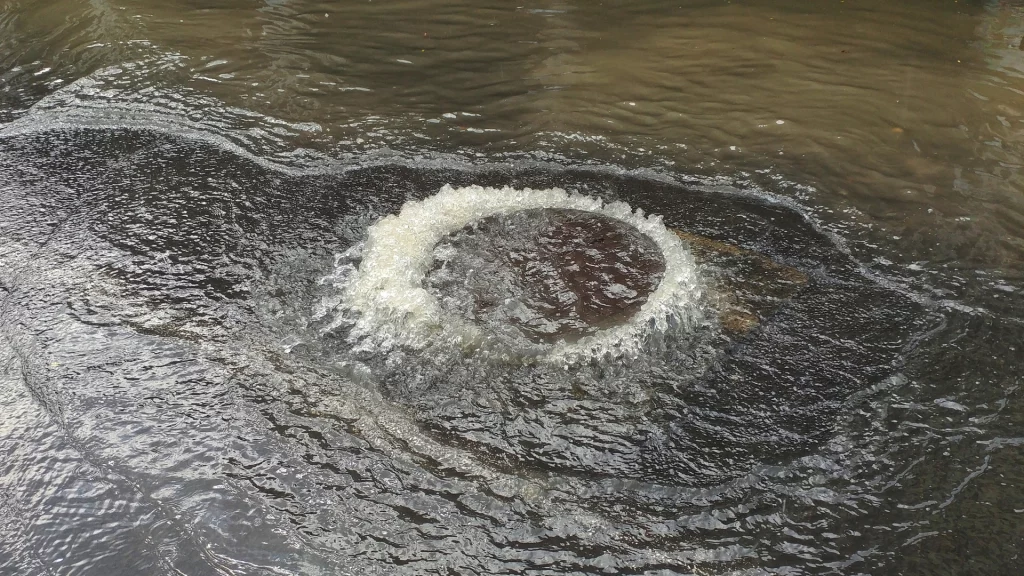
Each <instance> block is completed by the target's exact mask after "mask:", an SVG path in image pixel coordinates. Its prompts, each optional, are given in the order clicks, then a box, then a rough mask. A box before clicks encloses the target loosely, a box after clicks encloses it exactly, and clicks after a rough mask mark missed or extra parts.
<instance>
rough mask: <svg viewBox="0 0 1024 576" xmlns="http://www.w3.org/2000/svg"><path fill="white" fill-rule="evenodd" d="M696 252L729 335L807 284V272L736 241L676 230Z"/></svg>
mask: <svg viewBox="0 0 1024 576" xmlns="http://www.w3.org/2000/svg"><path fill="white" fill-rule="evenodd" d="M673 231H674V232H675V233H676V235H678V236H679V237H680V238H681V239H682V240H683V241H684V242H686V243H687V245H688V246H689V247H690V251H691V252H693V257H694V259H696V260H697V262H698V264H700V266H701V268H702V270H703V272H704V275H705V277H706V279H707V281H708V283H709V284H710V285H711V286H710V288H711V290H710V294H711V303H712V305H713V306H714V307H715V308H716V309H717V310H718V314H719V322H720V323H721V326H722V329H723V330H724V331H725V332H726V334H728V335H730V336H733V337H738V336H742V335H744V334H746V333H748V332H750V331H751V330H753V329H754V328H756V327H757V326H758V325H760V324H761V322H763V321H764V320H765V319H766V318H768V317H769V316H771V315H772V314H774V313H775V311H776V310H778V309H779V307H780V306H782V305H783V304H784V303H785V302H786V301H787V300H789V299H790V298H792V297H793V296H795V295H796V293H797V292H799V291H800V289H801V288H802V287H803V286H804V285H806V284H807V275H806V274H804V273H803V272H800V271H799V270H797V269H795V268H791V267H789V266H785V265H782V264H779V263H778V262H775V261H774V260H772V259H771V258H769V257H767V256H765V255H764V254H760V253H758V252H754V251H752V250H745V249H743V248H740V247H739V246H735V245H733V244H727V243H725V242H719V241H717V240H712V239H710V238H706V237H704V236H698V235H696V234H691V233H689V232H683V231H681V230H673Z"/></svg>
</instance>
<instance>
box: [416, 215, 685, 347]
mask: <svg viewBox="0 0 1024 576" xmlns="http://www.w3.org/2000/svg"><path fill="white" fill-rule="evenodd" d="M664 274H665V258H664V256H663V254H662V252H661V249H660V248H659V247H658V245H657V244H655V242H654V241H653V240H652V239H651V238H650V237H648V236H647V235H645V234H643V233H642V232H640V231H639V230H637V229H636V228H635V227H634V226H632V225H630V224H628V223H626V222H624V221H622V220H619V219H617V218H612V217H610V216H605V215H603V214H597V213H593V212H586V211H583V210H572V209H565V208H535V209H528V210H520V211H517V212H511V213H507V214H498V215H494V216H488V217H486V218H482V219H480V220H477V221H476V222H473V223H471V224H468V225H467V226H465V227H464V228H462V229H460V230H457V231H455V232H453V233H451V234H449V235H448V236H447V237H445V238H444V239H442V240H441V241H440V242H438V243H437V245H436V246H435V247H434V261H433V264H432V266H431V268H430V270H429V271H428V272H427V274H426V276H425V277H424V281H423V284H424V287H425V288H426V289H427V291H429V292H430V293H431V294H433V295H434V296H435V297H436V298H437V299H438V301H439V302H440V303H441V307H442V309H443V310H445V312H447V313H451V314H459V315H461V316H463V317H465V318H468V319H470V320H472V321H473V322H476V323H478V324H481V325H485V326H487V327H488V329H490V330H492V331H494V332H497V333H504V334H509V333H511V332H513V331H514V332H518V333H519V334H522V335H523V336H525V337H526V338H528V339H529V340H531V341H533V342H554V341H557V340H567V341H573V340H576V339H579V338H580V337H583V336H586V335H589V334H593V333H594V332H596V331H598V330H600V329H602V328H607V327H610V326H615V325H618V324H622V323H624V322H626V321H628V320H629V319H630V318H631V317H632V316H633V315H634V314H636V313H637V312H639V310H640V308H641V306H643V304H644V302H646V301H647V298H648V297H649V296H650V295H651V293H653V292H654V290H655V289H656V288H657V287H658V284H659V283H660V282H661V279H662V277H663V276H664Z"/></svg>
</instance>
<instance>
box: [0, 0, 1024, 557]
mask: <svg viewBox="0 0 1024 576" xmlns="http://www.w3.org/2000/svg"><path fill="white" fill-rule="evenodd" d="M1022 16H1024V6H1022V5H1021V4H1020V3H1019V2H1014V1H988V2H983V1H974V2H965V1H961V2H952V1H950V2H938V3H937V2H933V1H924V0H919V1H918V0H915V1H910V2H903V3H898V4H893V3H888V2H881V1H875V0H864V1H849V0H848V1H846V2H839V1H830V2H814V3H806V2H796V1H782V2H779V1H776V2H762V1H756V0H750V1H743V2H740V1H734V2H717V1H715V2H713V1H687V2H674V3H669V2H658V1H650V2H641V3H638V2H604V3H603V4H601V5H600V6H595V5H593V4H592V3H580V2H571V1H568V0H538V1H533V2H525V3H522V4H521V5H519V4H511V5H510V4H507V3H499V2H484V3H480V2H474V3H469V2H457V3H451V2H448V3H440V2H422V1H420V2H408V1H407V2H377V1H374V2H359V3H325V2H317V1H313V0H265V1H262V2H250V1H242V0H221V1H218V2H195V1H192V0H174V1H171V2H154V1H151V0H88V1H84V0H57V1H54V2H30V1H12V2H7V3H5V4H3V5H2V6H0V122H2V124H0V207H2V209H0V405H2V406H0V414H2V416H0V573H3V574H65V573H68V574H71V573H75V574H174V573H184V574H227V573H233V574H286V573H287V574H338V573H352V574H366V573H380V572H383V573H393V572H396V573H409V574H421V573H458V574H473V573H476V574H499V573H600V572H606V573H636V574H673V573H693V572H700V573H748V574H758V573H791V574H792V573H875V574H883V573H884V574H889V573H891V574H910V573H917V574H935V573H978V574H1012V573H1014V571H1015V567H1016V566H1017V565H1018V564H1019V560H1020V556H1019V555H1020V554H1022V553H1024V533H1022V532H1021V528H1020V527H1021V526H1022V525H1024V517H1022V514H1024V496H1022V494H1024V492H1022V490H1021V485H1022V483H1024V472H1022V471H1024V452H1022V450H1024V439H1022V438H1021V432H1020V430H1021V429H1022V426H1024V410H1022V408H1021V406H1020V400H1019V398H1020V385H1021V381H1020V378H1021V376H1020V374H1022V373H1024V355H1022V353H1021V350H1020V347H1021V344H1020V343H1021V342H1024V307H1022V304H1021V302H1022V301H1021V293H1022V290H1024V233H1022V230H1024V181H1022V176H1021V166H1022V163H1024V138H1022V136H1021V134H1022V133H1024V131H1022V127H1024V50H1022V49H1021V42H1022V37H1024V24H1022V22H1024V19H1022ZM449 183H450V184H453V185H471V184H479V185H485V186H498V187H500V186H506V185H507V186H512V187H516V188H522V187H527V186H530V187H535V188H552V187H564V188H567V189H570V190H574V191H579V192H583V193H586V194H589V195H592V196H595V197H599V198H602V199H604V200H607V201H615V200H625V201H627V202H629V203H630V204H631V205H633V206H635V207H639V208H642V209H643V210H644V211H645V213H654V214H661V215H663V216H664V217H665V221H666V224H667V225H669V226H672V227H677V228H681V229H683V230H685V231H687V232H690V233H693V234H698V235H700V236H703V237H707V238H710V239H712V240H716V241H722V242H725V243H727V244H730V245H735V246H739V247H741V248H743V249H747V250H753V251H754V252H756V253H759V254H762V255H764V257H766V258H770V259H771V260H773V261H775V262H777V263H779V264H782V265H784V266H788V267H792V268H795V269H797V270H798V271H799V272H800V273H802V274H804V275H806V277H807V284H806V286H805V287H803V288H802V289H801V290H800V291H799V292H797V293H796V294H795V295H793V296H792V297H790V298H789V299H788V301H787V302H786V303H784V304H783V305H781V306H780V307H778V310H777V312H775V313H774V314H773V315H771V316H769V317H765V318H764V319H763V321H762V323H761V324H760V325H759V326H758V327H757V328H756V329H755V330H753V331H751V332H749V333H746V334H743V335H739V336H729V335H725V334H721V333H717V332H713V331H712V332H709V333H707V334H705V333H703V332H699V331H698V332H696V333H695V334H694V340H685V342H684V340H682V339H680V340H673V342H677V343H680V344H682V343H685V345H679V346H677V348H676V349H672V348H671V346H668V347H667V348H666V349H665V351H664V353H663V354H661V355H658V356H654V357H650V358H647V359H646V360H645V362H642V363H639V364H630V365H618V364H614V363H601V362H597V363H594V364H593V365H584V366H579V367H577V368H576V369H573V370H558V369H556V368H553V367H552V366H535V365H521V366H516V367H509V366H498V367H496V366H494V365H481V364H474V363H472V362H461V361H457V356H451V355H449V356H442V357H432V356H430V355H428V354H424V353H422V351H417V350H414V349H409V348H408V347H403V346H401V345H399V344H398V343H394V342H392V343H388V342H385V341H383V340H382V339H378V340H376V341H374V345H373V346H360V345H359V342H358V341H357V342H356V343H355V344H354V343H353V340H352V338H351V335H350V334H348V333H346V331H345V328H344V326H333V327H332V326H331V324H330V319H331V318H332V316H331V313H332V311H333V310H335V307H336V306H337V305H338V302H339V298H340V296H339V294H338V293H337V291H336V289H335V287H333V286H332V285H331V281H330V277H331V276H332V275H333V274H335V273H336V269H335V263H336V258H338V257H339V255H342V254H345V253H346V252H347V251H349V250H350V249H351V248H352V247H353V246H357V245H358V244H359V243H361V242H362V241H363V240H364V238H365V235H366V233H367V230H368V229H370V227H371V226H372V225H373V224H374V222H376V221H377V220H378V219H379V218H381V217H383V216H385V215H387V214H393V213H397V212H398V211H399V210H400V208H401V207H402V206H403V205H404V204H405V203H406V202H407V201H409V200H418V199H423V198H426V197H428V196H430V195H432V194H434V193H436V192H437V191H438V190H439V189H440V188H441V187H442V186H443V185H444V184H449ZM747 272H748V273H749V271H747ZM736 273H737V274H738V275H742V274H744V271H743V270H742V269H737V272H736ZM325 278H326V279H327V280H325ZM736 285H737V286H750V285H756V283H755V284H743V283H742V282H740V283H736ZM453 358H455V359H456V360H453Z"/></svg>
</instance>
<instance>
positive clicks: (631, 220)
mask: <svg viewBox="0 0 1024 576" xmlns="http://www.w3.org/2000/svg"><path fill="white" fill-rule="evenodd" d="M481 227H482V228H483V229H488V230H493V229H495V228H498V233H496V234H495V233H492V234H489V235H483V236H482V239H481V238H480V237H481V235H480V234H479V232H480V230H481ZM474 236H476V237H478V238H477V239H480V240H481V242H478V244H477V245H476V246H474V245H473V243H474V241H475V239H474V238H473V237H474ZM474 251H475V253H474ZM499 260H503V263H502V262H498V261H499ZM510 270H512V271H513V272H514V273H513V276H517V278H512V277H507V278H504V280H505V281H504V282H503V278H502V274H505V275H506V276H508V273H509V271H510ZM588 270H589V272H588ZM545 275H546V276H547V277H548V280H544V278H543V277H544V276H545ZM463 276H464V278H463ZM473 278H476V279H478V280H476V281H474V280H473ZM481 278H483V282H482V283H481V281H480V280H479V279H481ZM552 278H554V280H552ZM329 280H330V281H331V282H333V283H334V284H335V285H336V286H337V287H338V288H340V289H341V306H340V308H341V310H342V314H341V315H340V316H339V317H338V318H337V319H336V320H335V322H334V323H332V324H331V326H330V328H331V329H336V328H338V327H340V326H342V325H346V326H347V327H348V329H349V335H350V337H351V338H353V339H354V340H356V341H359V342H361V343H363V344H364V345H365V346H368V347H371V348H372V349H377V350H381V349H387V348H391V347H394V346H396V345H398V346H402V347H406V348H411V349H423V348H428V347H429V348H431V349H433V350H437V349H438V348H442V347H443V348H447V349H450V350H460V351H463V352H474V353H479V352H485V353H486V355H490V356H495V355H497V356H498V357H501V358H503V359H506V360H514V359H519V360H524V359H534V360H557V359H561V360H584V359H589V358H595V357H603V356H614V357H630V356H636V355H638V354H640V353H642V352H644V351H645V350H648V349H650V348H651V347H652V346H654V345H655V344H656V343H657V342H659V341H663V340H664V339H665V338H670V337H671V334H673V333H676V332H684V333H685V332H690V331H692V330H693V329H694V328H695V327H696V326H698V325H700V324H702V323H703V322H704V320H705V314H706V309H705V308H706V307H705V306H704V304H703V300H704V298H703V295H704V287H703V284H702V282H701V279H700V276H699V273H698V268H697V265H696V264H695V262H694V259H693V257H692V255H691V254H690V252H689V250H688V249H687V247H686V246H685V245H684V244H683V242H682V241H681V240H680V239H679V238H678V236H677V235H676V234H674V233H673V232H672V231H670V230H668V229H667V228H666V227H665V226H664V224H663V223H662V220H661V218H660V217H657V216H645V215H644V213H643V212H642V211H640V210H636V211H634V210H632V209H631V208H630V207H629V206H628V205H627V204H625V203H623V202H611V203H606V202H604V201H602V200H600V199H598V198H594V197H590V196H584V195H579V194H571V193H567V192H566V191H564V190H562V189H558V188H552V189H546V190H532V189H522V190H517V189H513V188H508V187H506V188H502V189H496V188H482V187H479V186H468V187H464V188H453V187H451V186H445V187H443V188H442V189H441V190H440V192H439V193H438V194H436V195H434V196H431V197H429V198H426V199H424V200H420V201H410V202H407V203H406V204H405V205H404V206H403V207H402V209H401V211H400V212H399V214H397V215H390V216H387V217H385V218H383V219H382V220H380V221H378V222H377V223H376V224H374V225H373V226H371V227H370V228H369V230H368V231H367V236H366V241H365V242H364V243H363V244H361V245H359V246H356V247H354V248H353V249H351V250H350V251H349V252H348V253H346V254H345V255H344V256H342V257H341V258H340V259H339V264H338V266H337V268H336V270H335V273H334V274H333V275H332V276H331V277H330V279H329ZM474 282H476V285H474ZM488 283H490V284H491V285H503V286H504V288H501V289H498V290H495V289H487V288H484V289H481V286H482V285H484V284H488ZM514 284H518V287H516V286H513V285H514ZM573 287H575V290H574V289H572V288H573ZM539 293H541V295H540V297H538V294H539ZM530 294H532V295H533V296H532V297H530ZM482 295H483V296H482ZM482 297H483V299H484V300H486V299H488V298H489V299H490V300H491V302H490V304H491V306H490V307H489V308H490V309H492V310H498V311H500V313H497V314H493V313H492V314H487V313H483V311H482V309H481V308H482V306H481V298H482ZM581 298H582V299H584V300H586V301H584V302H580V299H581ZM559 300H561V301H562V302H561V304H560V303H559ZM467 302H468V304H467ZM538 302H539V303H540V304H538ZM566 302H568V305H566ZM524 307H525V308H524ZM524 309H525V314H526V317H524V316H523V315H522V314H519V315H518V316H517V312H516V310H519V312H523V310H524ZM524 318H528V319H524ZM538 319H540V320H541V321H538Z"/></svg>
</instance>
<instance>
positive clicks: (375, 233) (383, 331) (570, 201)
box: [332, 186, 703, 359]
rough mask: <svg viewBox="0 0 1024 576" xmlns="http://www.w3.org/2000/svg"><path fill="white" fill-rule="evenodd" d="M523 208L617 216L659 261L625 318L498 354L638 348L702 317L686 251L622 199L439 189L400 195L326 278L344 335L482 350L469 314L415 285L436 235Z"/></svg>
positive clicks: (485, 341)
mask: <svg viewBox="0 0 1024 576" xmlns="http://www.w3.org/2000/svg"><path fill="white" fill-rule="evenodd" d="M531 208H566V209H575V210H585V211H589V212H595V213H598V214H603V215H605V216H609V217H612V218H618V219H620V220H623V221H625V222H627V223H629V224H631V225H632V226H634V227H635V228H637V229H638V230H639V231H640V232H642V233H644V234H646V235H647V236H649V237H650V238H651V239H652V240H654V242H655V243H656V244H657V245H658V247H659V248H660V249H661V251H662V254H663V255H664V258H665V265H666V268H665V274H664V277H663V279H662V281H661V283H660V284H659V285H658V288H657V289H656V290H655V291H654V293H652V294H651V296H650V297H649V298H648V300H647V302H646V303H644V305H643V306H642V308H641V309H640V311H639V312H638V313H637V314H636V315H634V317H633V318H632V319H631V320H630V321H629V322H627V323H624V324H622V325H619V326H615V327H612V328H607V329H604V330H601V331H599V332H597V333H596V334H593V335H591V336H587V337H585V338H583V339H580V340H578V341H576V342H573V343H565V342H559V343H556V344H552V345H546V346H543V347H542V349H541V350H536V349H534V350H526V349H524V350H520V351H505V352H504V355H505V356H509V354H511V355H512V356H515V354H516V352H520V353H523V355H528V356H530V357H540V358H548V359H551V358H561V359H573V358H576V359H579V358H585V357H592V356H594V355H604V354H616V355H617V354H622V353H626V354H629V353H636V352H639V351H640V350H641V349H642V347H643V346H644V345H645V343H646V342H647V341H648V340H649V339H650V338H651V337H652V336H655V335H657V334H664V333H665V332H667V331H669V330H672V329H679V328H682V329H690V328H692V327H693V326H694V325H696V324H697V323H699V322H700V321H701V320H702V317H703V307H702V306H701V299H702V294H703V285H702V283H701V281H700V278H699V275H698V272H697V266H696V264H695V262H694V260H693V257H692V255H691V254H690V252H689V250H688V249H687V248H686V246H685V245H684V244H683V242H682V241H680V239H679V238H678V237H677V236H676V235H675V234H674V233H673V232H672V231H670V230H668V229H667V228H665V226H664V224H663V223H662V221H661V217H659V216H645V215H644V214H643V212H642V211H639V210H638V211H636V212H634V211H633V210H632V209H631V208H630V207H629V206H628V205H627V204H625V203H623V202H613V203H604V202H603V201H601V200H600V199H597V198H593V197H590V196H583V195H579V194H569V193H567V192H565V191H564V190H562V189H559V188H552V189H547V190H531V189H523V190H517V189H513V188H508V187H505V188H501V189H496V188H483V187H480V186H469V187H465V188H452V187H451V186H444V187H443V188H441V190H440V192H438V193H437V194H436V195H434V196H431V197H429V198H426V199H424V200H421V201H411V202H407V203H406V204H405V205H404V206H403V207H402V210H401V212H399V214H397V215H390V216H387V217H385V218H383V219H382V220H380V221H379V222H377V223H376V224H374V225H373V226H371V227H370V228H369V230H368V231H367V238H366V241H365V243H364V245H362V246H359V247H357V248H356V249H355V251H356V252H361V259H362V261H361V262H360V264H359V267H358V269H357V270H355V269H353V268H351V266H349V267H348V268H347V269H346V267H345V266H341V267H339V269H338V270H336V273H335V275H334V277H333V278H332V280H333V281H334V282H335V284H336V285H337V286H339V287H340V288H342V289H343V292H344V294H343V298H342V306H343V308H344V309H345V311H346V312H347V313H354V314H347V316H348V317H349V319H350V321H352V322H353V323H354V325H353V330H352V333H351V334H352V335H353V336H354V337H356V338H359V339H369V340H372V341H373V342H375V343H376V344H377V345H385V344H387V345H390V344H394V343H400V344H402V345H405V346H410V347H413V348H425V347H428V346H430V347H434V346H435V345H438V344H441V345H451V346H454V347H455V348H459V349H467V348H469V349H480V348H483V349H487V348H488V347H489V344H492V343H494V342H493V341H494V338H493V337H492V336H491V335H489V334H488V333H487V331H486V329H484V328H481V327H480V326H478V325H476V324H473V323H472V322H470V321H469V320H466V319H464V318H461V317H455V316H453V315H451V314H447V313H445V312H444V311H443V310H442V309H441V307H440V305H439V303H438V302H437V300H436V299H435V298H434V296H432V295H431V294H430V293H429V292H428V291H427V290H426V289H424V288H423V284H422V283H423V278H424V276H425V275H426V273H427V271H428V270H429V269H430V267H431V265H432V264H433V248H434V246H435V245H436V244H437V243H438V242H439V241H440V240H441V239H442V238H444V237H445V236H446V235H448V234H450V233H452V232H455V231H457V230H459V229H461V228H462V227H464V226H466V225H467V224H469V223H471V222H474V221H477V220H480V219H482V218H485V217H488V216H493V215H496V214H502V213H508V212H515V211H519V210H526V209H531Z"/></svg>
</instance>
